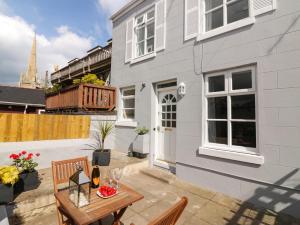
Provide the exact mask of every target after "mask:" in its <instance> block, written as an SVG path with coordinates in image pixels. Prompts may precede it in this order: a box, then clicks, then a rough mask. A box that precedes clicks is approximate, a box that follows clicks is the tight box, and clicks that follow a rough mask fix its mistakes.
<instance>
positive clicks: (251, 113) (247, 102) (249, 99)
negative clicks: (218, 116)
mask: <svg viewBox="0 0 300 225" xmlns="http://www.w3.org/2000/svg"><path fill="white" fill-rule="evenodd" d="M231 114H232V119H253V120H254V119H255V95H239V96H232V97H231Z"/></svg>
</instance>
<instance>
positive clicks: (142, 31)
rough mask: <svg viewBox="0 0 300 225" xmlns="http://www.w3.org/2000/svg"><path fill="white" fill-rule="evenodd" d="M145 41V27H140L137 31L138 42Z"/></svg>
mask: <svg viewBox="0 0 300 225" xmlns="http://www.w3.org/2000/svg"><path fill="white" fill-rule="evenodd" d="M144 39H145V27H140V28H138V29H137V31H136V40H137V42H140V41H143V40H144Z"/></svg>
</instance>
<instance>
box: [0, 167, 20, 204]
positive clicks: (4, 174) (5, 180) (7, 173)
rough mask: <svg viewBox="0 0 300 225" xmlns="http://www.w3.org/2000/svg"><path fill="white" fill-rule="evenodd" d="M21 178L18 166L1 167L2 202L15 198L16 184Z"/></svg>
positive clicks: (8, 201) (0, 199)
mask: <svg viewBox="0 0 300 225" xmlns="http://www.w3.org/2000/svg"><path fill="white" fill-rule="evenodd" d="M18 180H19V170H18V168H17V167H16V166H2V167H0V204H7V203H10V202H12V201H13V200H14V188H13V186H14V184H15V183H16V182H17V181H18Z"/></svg>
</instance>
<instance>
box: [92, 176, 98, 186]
mask: <svg viewBox="0 0 300 225" xmlns="http://www.w3.org/2000/svg"><path fill="white" fill-rule="evenodd" d="M99 183H100V178H99V177H95V178H93V184H94V185H96V186H98V185H99Z"/></svg>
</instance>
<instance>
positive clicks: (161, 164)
mask: <svg viewBox="0 0 300 225" xmlns="http://www.w3.org/2000/svg"><path fill="white" fill-rule="evenodd" d="M174 81H176V80H171V81H170V80H169V81H164V82H158V83H156V84H155V86H154V87H155V98H156V101H155V103H156V104H155V107H154V108H155V110H154V112H155V117H154V118H155V119H154V124H153V128H155V131H154V149H153V153H152V155H153V158H152V162H151V163H152V164H153V165H155V166H159V167H162V168H165V169H168V170H170V169H171V168H170V167H175V166H176V163H175V162H174V163H167V162H164V161H161V160H156V152H157V151H158V148H159V146H158V145H159V143H158V142H159V141H158V140H159V139H158V132H157V131H156V129H157V127H158V125H159V118H158V110H159V92H167V91H174V90H177V86H172V87H166V88H159V89H158V88H157V86H158V85H160V84H163V83H171V82H174ZM176 99H177V96H176ZM176 132H177V131H176ZM175 151H176V149H175Z"/></svg>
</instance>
